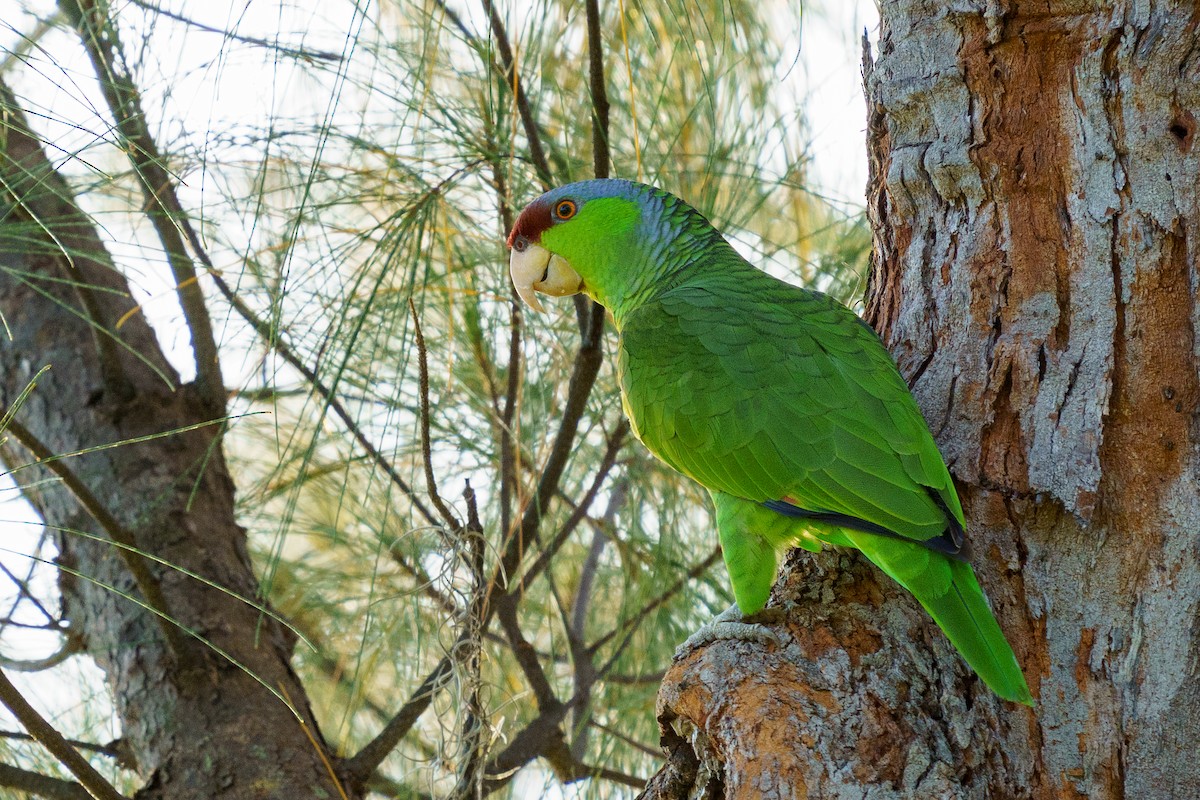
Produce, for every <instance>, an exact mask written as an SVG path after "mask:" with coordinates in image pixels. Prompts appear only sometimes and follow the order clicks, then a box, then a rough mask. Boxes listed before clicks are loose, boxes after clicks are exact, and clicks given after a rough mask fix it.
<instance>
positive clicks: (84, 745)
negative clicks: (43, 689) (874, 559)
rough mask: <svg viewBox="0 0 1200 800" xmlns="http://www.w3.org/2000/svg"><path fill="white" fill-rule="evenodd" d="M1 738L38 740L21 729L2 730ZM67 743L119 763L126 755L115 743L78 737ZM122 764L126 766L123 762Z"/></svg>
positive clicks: (15, 740)
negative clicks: (79, 738) (110, 743)
mask: <svg viewBox="0 0 1200 800" xmlns="http://www.w3.org/2000/svg"><path fill="white" fill-rule="evenodd" d="M0 739H11V740H12V741H14V742H36V741H37V740H36V739H34V738H33V737H32V736H30V735H29V734H28V733H21V732H20V731H0ZM67 743H68V744H70V745H71V746H72V747H74V748H75V749H76V750H87V751H88V752H91V753H99V754H100V755H102V756H108V757H109V758H112V759H115V760H116V761H117V763H122V762H123V761H124V759H125V756H124V755H123V754H122V753H121V752H120V750H118V749H117V748H116V747H114V746H113V745H109V744H96V743H95V742H81V741H79V740H78V739H67ZM122 766H125V765H124V764H122Z"/></svg>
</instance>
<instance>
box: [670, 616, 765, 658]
mask: <svg viewBox="0 0 1200 800" xmlns="http://www.w3.org/2000/svg"><path fill="white" fill-rule="evenodd" d="M784 616H785V615H784V611H783V609H782V608H765V609H763V610H762V611H759V612H757V613H754V614H748V615H745V616H743V615H742V612H741V609H739V608H738V607H737V604H736V603H735V604H733V605H731V606H730V607H729V608H727V609H725V610H724V611H722V612H721V613H720V614H718V615H717V616H715V617H713V619H712V621H710V622H709V623H707V624H706V625H704V627H702V628H700V630H698V631H696V632H695V633H693V634H692V635H691V636H689V637H688V638H687V640H686V641H684V643H683V644H681V645H679V647H678V648H677V649H676V650H675V656H674V658H673V660H674V661H679V660H681V659H684V658H687V657H688V656H689V655H691V654H692V652H693V651H695V650H698V649H700V648H701V647H704V646H705V645H709V644H712V643H713V642H717V641H720V640H722V639H733V640H735V641H741V642H754V643H755V644H761V645H772V644H773V645H775V646H776V647H780V648H782V647H783V639H782V637H781V636H780V634H779V633H777V632H776V631H774V630H773V629H771V628H768V627H767V626H766V624H765V623H768V622H778V621H780V620H782V619H783V618H784Z"/></svg>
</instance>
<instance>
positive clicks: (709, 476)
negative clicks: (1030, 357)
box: [619, 270, 962, 541]
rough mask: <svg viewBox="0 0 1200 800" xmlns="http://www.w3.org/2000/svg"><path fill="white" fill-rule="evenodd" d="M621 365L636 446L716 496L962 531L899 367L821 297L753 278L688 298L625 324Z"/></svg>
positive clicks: (911, 527) (720, 283)
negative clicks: (954, 526) (641, 444)
mask: <svg viewBox="0 0 1200 800" xmlns="http://www.w3.org/2000/svg"><path fill="white" fill-rule="evenodd" d="M751 304H752V307H751ZM739 305H740V306H742V307H741V308H739ZM619 364H620V374H621V382H622V388H623V396H624V400H625V404H626V410H627V412H628V414H629V416H630V418H631V420H632V421H633V425H634V429H635V430H636V431H637V433H638V435H639V437H641V439H642V441H644V442H645V443H646V445H647V447H649V448H650V449H651V450H652V451H654V452H655V453H656V454H658V455H659V457H660V458H662V459H663V460H664V461H666V462H667V463H668V464H670V465H671V466H673V467H675V468H676V469H678V470H679V471H680V472H683V473H684V474H686V475H688V476H690V477H691V478H694V479H695V480H697V481H699V482H700V483H701V484H703V485H704V486H706V487H708V488H709V489H711V490H715V491H720V492H724V493H726V494H729V495H733V496H736V497H741V498H745V499H747V500H751V501H754V502H763V501H769V500H785V499H786V500H787V501H789V502H790V503H791V504H792V505H795V506H797V507H799V508H801V509H805V510H808V511H813V512H826V513H831V514H839V515H845V516H848V517H853V518H855V519H859V520H864V521H866V522H869V523H872V524H873V525H877V526H880V527H882V528H886V529H887V530H888V531H892V532H894V533H896V534H899V535H900V536H903V537H907V538H911V539H915V540H918V541H927V540H930V539H933V538H935V537H939V536H942V535H943V534H944V533H945V532H946V530H947V523H948V520H947V517H946V510H948V511H949V512H950V513H951V514H952V515H953V516H954V518H955V520H956V521H957V522H958V523H959V525H961V524H962V509H961V506H960V505H959V501H958V496H957V494H956V493H955V491H954V487H953V484H952V483H951V480H950V475H949V472H948V471H947V470H946V466H945V464H944V462H943V461H942V457H941V454H940V453H939V452H938V450H937V446H936V445H935V444H934V441H933V437H932V436H931V435H930V433H929V429H928V428H927V427H926V425H925V420H924V419H923V418H922V417H921V414H920V412H919V411H918V409H917V407H916V403H915V402H914V401H913V399H912V396H911V395H910V394H909V391H908V387H907V385H905V383H904V380H903V379H902V378H901V377H900V374H899V372H898V371H897V370H896V367H895V365H894V364H893V362H892V360H891V357H890V356H889V355H888V353H887V351H886V350H884V348H883V345H882V344H881V343H880V341H879V339H878V337H876V335H875V334H874V332H873V331H871V329H870V328H868V327H867V326H866V325H865V324H864V323H863V322H862V321H861V320H859V319H858V317H856V316H855V315H854V314H853V313H852V312H851V311H850V310H849V309H847V308H845V307H844V306H842V305H841V304H840V303H837V302H836V301H834V300H832V299H830V298H829V297H826V296H825V295H823V294H820V293H817V292H810V291H806V290H804V289H800V288H797V287H794V286H791V285H789V284H785V283H783V282H781V281H777V280H775V279H774V278H771V277H770V276H768V275H766V274H765V273H762V272H759V271H757V270H753V271H752V272H750V271H746V272H738V273H736V274H732V275H730V276H728V277H726V278H724V279H723V280H722V279H713V280H710V281H708V282H707V283H705V284H704V285H688V286H684V287H679V288H677V289H674V290H672V291H670V292H668V293H666V294H665V295H663V296H661V297H660V298H658V299H656V300H655V301H652V302H650V303H647V304H645V305H643V306H642V307H641V308H639V309H637V310H636V311H633V312H631V313H630V314H629V315H628V316H627V317H626V319H625V320H624V324H623V326H622V331H621V348H620V354H619ZM935 498H936V499H935Z"/></svg>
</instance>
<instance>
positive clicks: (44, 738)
mask: <svg viewBox="0 0 1200 800" xmlns="http://www.w3.org/2000/svg"><path fill="white" fill-rule="evenodd" d="M0 703H3V704H4V706H5V707H6V708H7V709H8V710H9V711H11V712H12V714H13V716H14V717H16V718H17V721H18V722H20V723H21V725H23V726H24V727H25V730H27V731H29V733H30V735H32V736H33V738H34V739H37V741H38V743H40V744H41V745H42V746H43V747H45V748H46V749H47V750H49V751H50V752H51V753H52V754H53V755H54V757H55V758H57V759H58V760H59V761H60V762H62V765H63V766H64V767H66V768H67V769H68V770H70V772H71V774H72V775H74V776H75V778H76V780H78V781H79V782H80V783H81V784H83V787H84V788H85V789H87V791H88V793H89V794H90V795H91V796H92V797H94V798H96V800H128V799H127V798H126V797H125V796H124V795H123V794H121V793H120V792H118V791H117V790H116V789H115V788H113V786H112V784H110V783H109V782H108V781H107V780H105V779H104V776H103V775H101V774H100V773H99V772H97V771H96V769H95V767H93V766H92V765H91V764H89V763H88V761H87V759H86V758H84V757H83V756H81V755H79V753H78V752H77V751H76V750H75V748H74V747H72V746H71V745H70V743H69V742H68V741H67V740H66V739H64V738H63V737H62V734H60V733H59V732H58V731H56V730H55V729H54V726H53V725H51V724H50V723H49V722H47V721H46V719H45V718H44V717H43V716H42V715H41V714H39V713H38V712H37V711H36V710H35V709H34V707H33V706H31V705H29V703H28V702H27V701H26V700H25V697H24V696H23V695H22V694H21V693H20V692H19V691H18V690H17V687H16V686H13V684H12V682H11V681H10V680H9V679H8V676H7V675H5V674H4V672H3V671H0ZM63 796H66V795H63Z"/></svg>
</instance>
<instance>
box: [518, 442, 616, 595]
mask: <svg viewBox="0 0 1200 800" xmlns="http://www.w3.org/2000/svg"><path fill="white" fill-rule="evenodd" d="M628 434H629V422H628V421H626V420H625V419H624V418H622V419H621V421H620V422H618V423H617V427H616V428H615V429H614V430H613V432H612V434H611V435H609V437H608V443H607V445H606V446H605V449H604V456H603V457H602V458H601V459H600V466H599V467H598V468H597V469H596V474H595V476H594V477H593V478H592V485H591V486H590V487H589V488H588V490H587V494H585V495H584V496H583V500H582V502H580V503H579V505H577V506H575V508H574V510H573V511H572V512H571V516H570V517H568V518H567V521H566V522H565V523H563V526H562V527H561V528H560V529H559V530H558V532H557V533H555V534H554V538H553V539H551V540H550V542H549V543H548V544H547V545H546V546H545V547H544V548H542V551H541V552H540V553H538V557H537V560H535V561H534V562H533V564H532V565H530V567H529V568H528V569H527V570H525V573H524V574H523V575H522V576H521V583H520V591H524V589H525V587H526V586H528V585H529V584H530V583H531V582H532V581H533V579H534V578H536V577H537V576H538V575H540V574H541V573H542V572H543V571H544V570H545V569H546V568H547V567H548V566H550V561H551V559H552V558H553V557H554V555H555V553H557V552H558V551H559V550H560V549H561V548H562V546H563V545H564V544H565V543H566V541H567V538H568V537H570V535H571V533H572V532H573V531H574V530H575V528H577V527H578V526H579V523H581V522H583V520H585V519H587V514H588V510H589V509H590V508H591V507H592V503H593V502H594V501H595V499H596V495H597V494H598V493H599V492H600V488H601V487H602V486H603V485H604V481H605V479H607V478H608V475H609V473H610V472H611V471H612V468H613V467H614V466H615V465H616V461H617V454H618V453H619V452H620V451H621V448H622V447H623V446H624V445H625V437H626V436H627V435H628Z"/></svg>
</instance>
